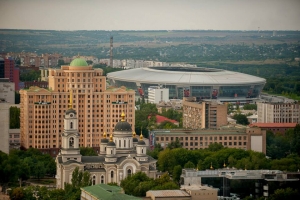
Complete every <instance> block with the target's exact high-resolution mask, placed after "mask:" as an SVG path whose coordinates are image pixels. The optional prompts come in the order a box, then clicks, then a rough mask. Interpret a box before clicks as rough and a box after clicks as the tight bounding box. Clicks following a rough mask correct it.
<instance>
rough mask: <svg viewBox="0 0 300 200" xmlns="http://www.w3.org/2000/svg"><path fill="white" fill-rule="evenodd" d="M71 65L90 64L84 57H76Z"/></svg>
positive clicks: (81, 65)
mask: <svg viewBox="0 0 300 200" xmlns="http://www.w3.org/2000/svg"><path fill="white" fill-rule="evenodd" d="M70 66H72V67H85V66H89V65H88V64H87V62H86V61H85V60H84V59H82V58H75V59H74V60H73V61H72V62H71V63H70Z"/></svg>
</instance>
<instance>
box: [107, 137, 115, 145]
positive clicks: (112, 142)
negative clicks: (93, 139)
mask: <svg viewBox="0 0 300 200" xmlns="http://www.w3.org/2000/svg"><path fill="white" fill-rule="evenodd" d="M107 146H111V147H114V146H116V144H115V143H114V141H113V137H112V135H110V137H109V142H108V143H107Z"/></svg>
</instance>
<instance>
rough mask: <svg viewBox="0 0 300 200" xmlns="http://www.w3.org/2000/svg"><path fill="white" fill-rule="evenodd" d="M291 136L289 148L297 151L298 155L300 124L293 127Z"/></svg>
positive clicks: (299, 151) (299, 149) (294, 151)
mask: <svg viewBox="0 0 300 200" xmlns="http://www.w3.org/2000/svg"><path fill="white" fill-rule="evenodd" d="M292 138H293V139H292V141H291V150H292V152H293V153H297V154H298V155H299V156H300V124H297V125H296V127H295V128H294V131H293V134H292Z"/></svg>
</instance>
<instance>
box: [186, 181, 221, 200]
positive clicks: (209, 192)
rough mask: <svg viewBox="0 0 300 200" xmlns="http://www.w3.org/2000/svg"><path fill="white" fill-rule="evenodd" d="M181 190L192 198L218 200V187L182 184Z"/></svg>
mask: <svg viewBox="0 0 300 200" xmlns="http://www.w3.org/2000/svg"><path fill="white" fill-rule="evenodd" d="M180 189H181V190H184V191H186V192H187V193H188V194H190V195H191V200H216V199H217V198H218V189H217V188H212V187H208V186H205V185H201V184H199V185H182V186H181V188H180Z"/></svg>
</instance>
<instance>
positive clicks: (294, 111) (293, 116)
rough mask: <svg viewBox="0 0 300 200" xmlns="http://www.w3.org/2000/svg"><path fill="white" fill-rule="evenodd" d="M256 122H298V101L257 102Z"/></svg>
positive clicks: (299, 115)
mask: <svg viewBox="0 0 300 200" xmlns="http://www.w3.org/2000/svg"><path fill="white" fill-rule="evenodd" d="M257 115H258V119H257V122H258V123H300V104H299V103H283V102H281V103H270V102H267V103H264V102H258V103H257Z"/></svg>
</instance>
